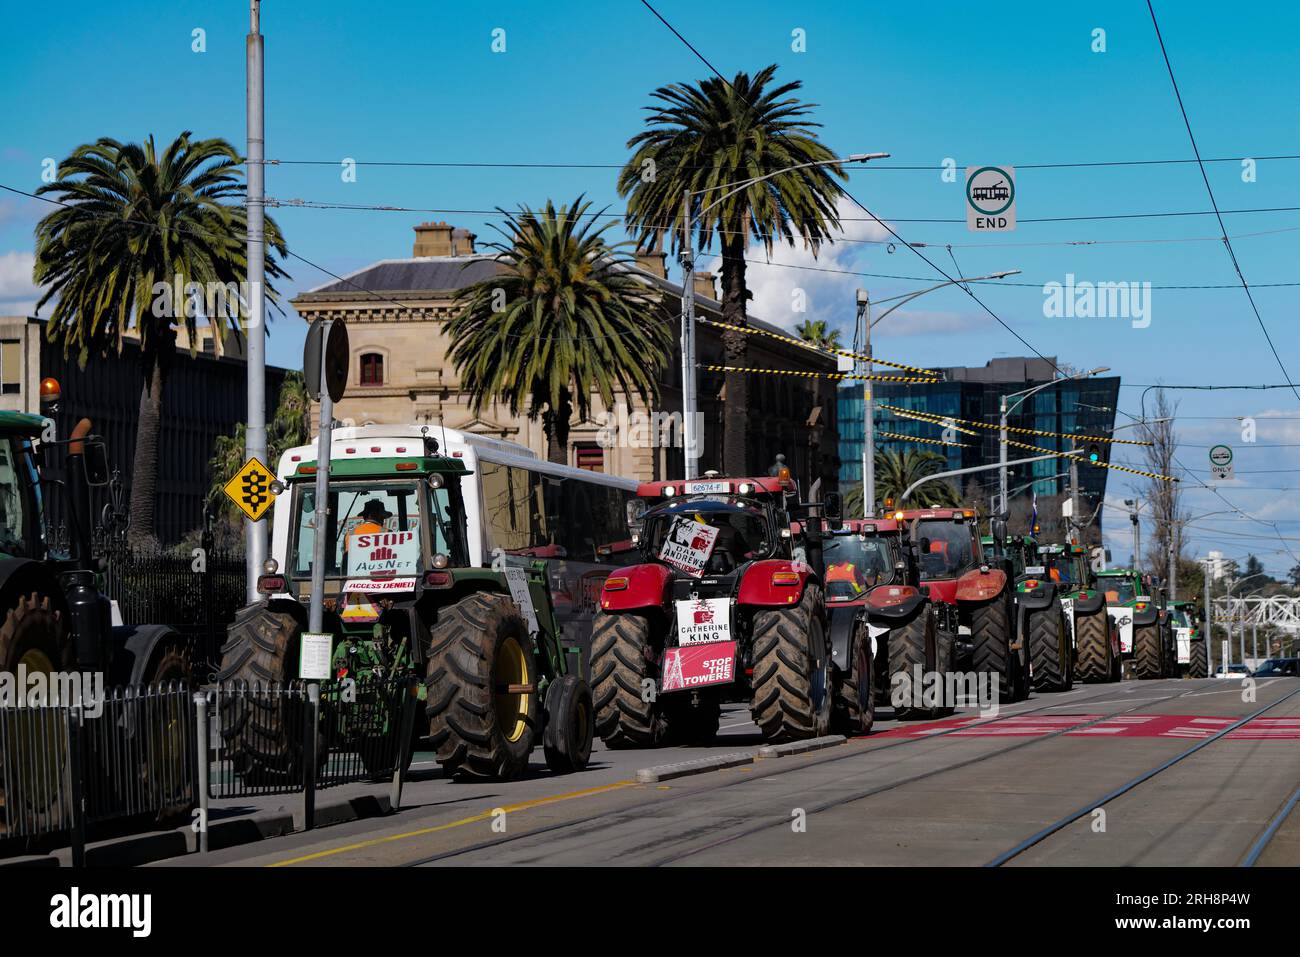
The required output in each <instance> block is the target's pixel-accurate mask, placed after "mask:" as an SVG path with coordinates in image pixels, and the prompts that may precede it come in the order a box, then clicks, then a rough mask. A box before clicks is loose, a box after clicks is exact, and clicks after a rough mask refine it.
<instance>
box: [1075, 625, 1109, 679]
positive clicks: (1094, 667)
mask: <svg viewBox="0 0 1300 957" xmlns="http://www.w3.org/2000/svg"><path fill="white" fill-rule="evenodd" d="M1074 629H1075V636H1076V641H1077V643H1078V646H1079V668H1078V678H1079V680H1080V681H1083V682H1087V683H1089V684H1095V683H1098V682H1105V681H1111V680H1112V675H1113V673H1114V667H1113V665H1112V662H1111V660H1110V659H1111V650H1110V621H1109V619H1108V618H1107V615H1106V609H1105V608H1102V609H1101V610H1100V611H1097V612H1094V613H1093V614H1091V615H1084V616H1083V617H1081V618H1078V619H1076V620H1075V623H1074Z"/></svg>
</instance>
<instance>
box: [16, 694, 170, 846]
mask: <svg viewBox="0 0 1300 957" xmlns="http://www.w3.org/2000/svg"><path fill="white" fill-rule="evenodd" d="M189 700H190V693H189V690H188V689H187V688H185V687H183V686H180V685H176V684H169V685H163V686H158V687H149V688H117V689H114V690H112V691H110V692H107V693H106V694H105V695H104V696H103V698H102V699H100V700H97V701H87V702H79V703H76V704H37V705H33V706H21V707H4V708H0V841H2V840H5V839H23V838H37V837H42V836H46V835H51V834H57V833H60V832H67V833H68V834H69V835H70V840H71V844H72V849H73V861H74V863H80V862H81V861H82V860H83V859H84V848H85V833H86V826H87V825H89V824H97V823H101V822H104V821H109V820H113V819H116V818H124V817H133V816H136V815H145V816H148V817H150V818H151V819H158V818H161V817H166V816H167V815H169V814H176V813H181V812H184V811H185V810H187V809H188V808H189V807H192V806H193V804H194V798H195V787H194V783H195V777H194V773H195V748H194V721H193V714H192V711H191V709H190V707H189Z"/></svg>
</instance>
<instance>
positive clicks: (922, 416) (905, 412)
mask: <svg viewBox="0 0 1300 957" xmlns="http://www.w3.org/2000/svg"><path fill="white" fill-rule="evenodd" d="M877 407H878V408H882V409H889V411H891V412H893V413H894V414H895V415H898V416H901V417H902V418H904V419H914V420H916V421H917V422H924V423H925V424H926V425H934V426H938V427H940V428H944V429H955V430H956V431H958V432H961V433H962V434H963V435H973V436H975V437H976V438H983V436H981V435H980V433H978V432H976V431H974V430H973V429H967V428H964V427H963V426H960V425H958V424H957V420H956V419H945V418H944V417H942V416H939V417H937V418H931V417H930V415H929V413H918V412H912V411H911V410H910V409H895V408H893V407H891V406H886V405H880V406H877Z"/></svg>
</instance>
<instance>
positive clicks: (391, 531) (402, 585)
mask: <svg viewBox="0 0 1300 957" xmlns="http://www.w3.org/2000/svg"><path fill="white" fill-rule="evenodd" d="M317 468H318V464H317V461H316V452H315V449H314V447H302V448H295V449H289V450H288V451H286V452H285V453H284V456H283V457H282V458H281V462H280V466H279V472H278V474H279V475H280V476H281V480H280V488H281V491H280V492H279V494H278V498H277V502H276V505H275V510H274V531H273V545H272V556H271V558H269V559H268V560H267V562H266V564H265V567H264V568H263V569H262V571H263V573H264V574H262V575H261V576H260V577H259V578H258V581H257V590H258V593H259V595H260V596H261V597H260V598H259V600H258V601H256V602H254V603H252V604H250V605H248V606H246V607H245V608H243V609H242V610H241V611H240V612H239V613H238V615H237V616H236V619H235V621H234V623H233V624H232V625H231V626H230V627H229V629H228V632H227V640H226V643H225V645H224V646H223V647H222V649H221V656H222V657H221V668H220V672H219V679H220V681H221V682H222V683H223V685H224V686H225V687H233V688H247V687H251V686H257V685H260V686H262V687H264V688H265V687H284V686H286V685H288V684H290V683H292V682H294V681H296V680H297V679H298V678H299V674H298V661H299V650H300V648H301V646H302V635H303V633H304V632H305V631H307V629H308V622H309V613H308V607H309V599H310V589H311V575H312V562H313V555H314V546H315V542H316V536H317V535H318V534H321V535H324V536H326V539H325V542H326V546H325V569H324V579H325V595H324V611H323V623H324V630H325V632H327V633H328V635H329V636H330V644H331V649H332V657H331V662H332V668H333V674H334V676H335V678H336V679H347V678H367V677H374V678H377V679H394V680H399V681H400V680H401V679H402V678H404V677H405V678H414V679H417V680H419V681H422V685H421V686H420V687H419V688H418V692H417V693H418V694H419V696H420V698H421V699H422V701H423V703H424V711H425V716H426V717H427V719H428V720H427V723H426V724H419V723H417V731H416V734H417V736H418V737H419V738H420V739H422V740H424V739H426V738H427V741H426V744H427V746H429V747H431V748H433V749H434V750H435V751H436V755H437V760H438V763H439V764H440V765H441V766H442V769H443V770H444V771H445V772H447V773H448V774H450V775H453V776H455V777H458V778H466V779H496V780H511V779H514V778H518V777H519V776H521V775H522V774H523V773H524V772H525V770H526V769H527V767H528V760H529V755H530V754H531V752H532V750H533V748H534V746H535V745H536V744H537V743H538V741H539V739H540V741H541V743H542V744H543V748H544V753H545V757H546V763H547V765H548V767H550V768H551V769H552V770H553V771H555V772H557V773H566V772H571V771H578V770H581V769H582V768H584V767H585V766H586V764H587V762H588V760H589V758H590V754H591V745H592V728H593V726H594V725H593V709H592V700H591V691H590V689H589V688H588V686H587V684H586V682H585V681H584V680H583V679H582V677H581V674H582V669H581V666H580V662H576V661H570V660H569V658H570V655H568V654H566V653H565V651H564V649H563V646H562V644H561V640H560V637H561V636H560V631H559V627H558V625H557V623H556V618H555V611H554V607H553V605H552V602H551V593H550V586H549V583H548V581H547V577H546V575H545V573H544V566H543V563H541V562H526V563H525V564H522V565H519V566H513V567H512V566H510V565H509V564H508V563H507V564H505V565H503V566H502V567H500V568H496V567H494V568H473V567H469V560H468V554H469V553H468V547H467V544H466V543H467V534H468V529H467V527H466V524H467V523H466V517H465V506H464V500H463V498H462V493H461V483H462V482H463V481H464V480H465V479H466V477H467V476H468V475H469V473H468V472H467V470H466V469H465V466H464V463H462V462H461V461H460V460H459V459H456V458H453V457H447V456H444V455H440V454H439V448H438V443H437V441H436V440H435V439H433V438H432V437H430V436H428V435H427V432H426V433H424V434H422V435H421V437H420V438H418V439H414V440H413V439H411V438H376V439H373V440H367V442H366V444H365V445H364V446H360V445H357V444H355V443H353V444H348V443H344V442H342V441H340V440H338V439H335V440H334V441H333V442H332V444H331V466H330V475H329V484H328V491H327V500H326V501H325V502H319V501H317V492H316V477H317V476H316V472H317ZM258 709H260V711H259V710H258ZM239 713H240V714H242V715H245V716H246V717H245V718H243V719H241V720H233V715H234V712H233V711H232V717H231V718H230V719H227V716H223V720H222V734H223V736H224V741H225V745H226V747H227V748H229V749H231V752H232V754H234V755H235V767H236V769H237V770H238V771H239V772H240V773H241V774H243V775H245V776H246V777H248V778H252V779H254V780H260V781H276V780H283V779H286V778H288V777H290V776H292V775H294V774H296V773H298V770H299V768H300V767H301V761H302V757H303V755H302V745H301V741H302V737H303V736H302V735H301V734H296V733H294V732H293V729H292V728H291V724H292V722H291V721H290V720H289V719H288V718H287V717H285V715H283V714H282V713H280V712H279V711H278V710H277V708H276V705H275V704H274V699H272V698H258V697H256V696H254V697H253V708H251V709H249V710H246V711H241V712H239ZM330 730H331V732H332V733H334V734H335V735H337V736H341V737H342V738H343V739H345V740H346V739H348V738H354V739H355V738H359V737H363V736H365V735H367V734H373V733H374V728H373V727H371V726H369V724H367V723H366V722H360V723H359V724H358V726H357V727H354V728H350V729H349V728H343V729H330ZM406 750H407V754H408V756H409V754H410V751H411V750H412V749H411V748H408V749H406Z"/></svg>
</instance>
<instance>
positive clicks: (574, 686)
mask: <svg viewBox="0 0 1300 957" xmlns="http://www.w3.org/2000/svg"><path fill="white" fill-rule="evenodd" d="M595 711H596V709H595V706H594V705H592V703H591V689H590V688H589V687H587V682H586V681H584V680H583V679H582V677H581V676H580V675H563V676H561V677H560V678H558V679H556V680H555V681H553V682H551V684H550V687H548V688H547V689H546V731H545V732H543V734H542V750H543V752H544V753H545V755H546V766H547V767H548V768H550V769H551V770H552V771H554V772H555V773H556V774H571V773H573V772H574V771H581V770H583V769H585V768H586V767H587V762H588V761H590V760H591V742H592V739H593V737H594V728H595Z"/></svg>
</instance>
